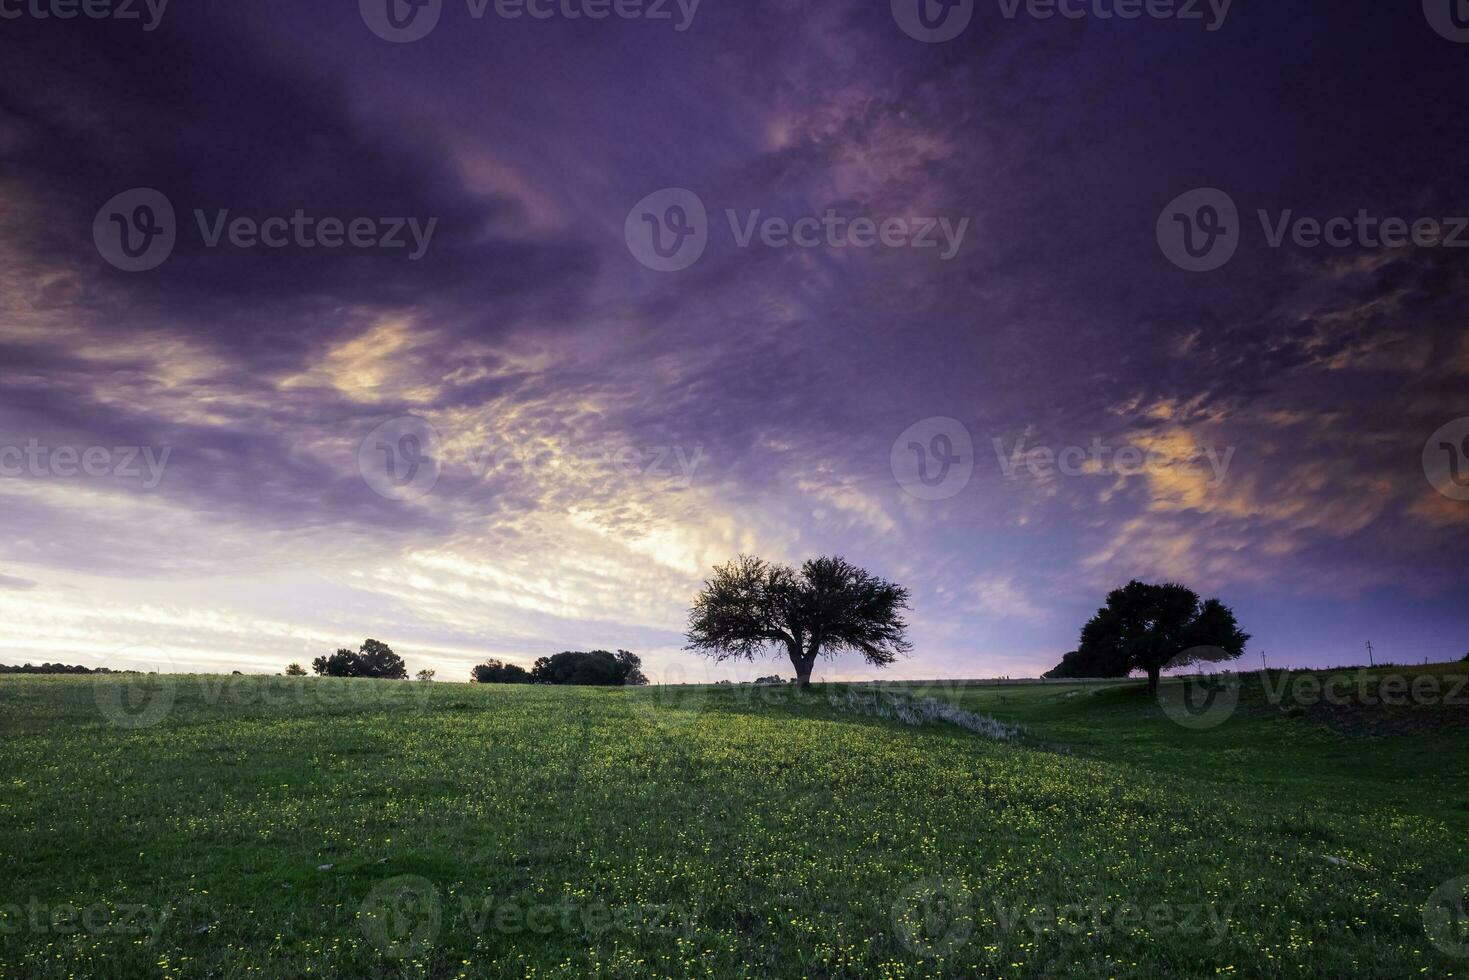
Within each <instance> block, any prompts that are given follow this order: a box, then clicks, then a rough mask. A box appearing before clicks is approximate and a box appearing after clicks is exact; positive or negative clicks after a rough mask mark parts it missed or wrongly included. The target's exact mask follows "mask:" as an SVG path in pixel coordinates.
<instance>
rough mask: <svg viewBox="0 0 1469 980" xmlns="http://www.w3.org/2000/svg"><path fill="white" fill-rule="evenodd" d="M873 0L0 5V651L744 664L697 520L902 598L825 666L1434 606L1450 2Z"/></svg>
mask: <svg viewBox="0 0 1469 980" xmlns="http://www.w3.org/2000/svg"><path fill="white" fill-rule="evenodd" d="M390 4H391V6H390ZM923 4H924V5H923V6H920V4H919V0H891V2H889V0H823V2H820V3H816V2H808V0H738V2H735V0H702V2H699V3H694V2H692V0H684V2H683V3H682V4H680V3H679V2H676V0H670V2H668V3H662V2H655V0H645V2H642V3H637V2H634V0H617V2H616V3H615V4H614V3H611V2H607V0H601V2H599V0H556V2H555V3H552V2H550V0H527V2H520V0H498V2H497V0H490V2H488V4H485V3H480V2H479V0H422V2H421V3H418V4H416V5H414V4H409V3H407V2H405V0H361V2H360V3H358V4H354V3H351V2H348V0H333V2H331V3H316V4H302V3H298V2H285V0H258V2H254V3H251V4H224V3H192V4H185V3H182V2H177V3H174V4H167V3H163V4H160V3H158V2H157V0H154V2H153V3H152V4H145V3H142V2H139V3H134V4H120V3H114V4H104V3H100V2H98V3H95V4H91V5H89V6H88V7H87V8H85V10H79V9H78V8H73V7H71V6H69V5H68V3H67V0H0V530H3V534H0V621H3V622H4V624H5V628H4V630H3V638H0V662H3V663H21V662H26V661H30V662H36V663H39V662H42V661H47V660H50V661H61V662H67V663H80V664H84V665H88V666H99V665H106V666H111V667H114V668H128V667H135V668H144V669H173V670H190V671H229V670H241V671H244V672H247V673H253V672H276V671H279V670H281V669H283V667H284V666H285V664H287V663H289V662H291V661H300V662H303V663H305V662H309V660H310V659H311V658H313V657H315V656H318V655H321V654H325V653H329V652H331V651H332V650H334V649H336V648H338V647H343V646H347V647H354V648H355V647H356V646H357V645H358V644H359V643H360V642H361V641H362V640H363V638H365V637H369V636H370V637H374V638H377V639H380V640H383V641H385V642H388V643H389V644H390V645H391V646H392V647H393V648H394V649H395V650H396V651H397V652H398V653H399V654H401V655H402V656H403V657H404V658H405V660H406V661H407V663H408V666H409V668H410V670H418V669H420V668H424V667H429V668H434V669H436V670H437V671H438V674H439V678H440V679H441V680H462V679H466V678H467V674H468V670H469V667H470V666H471V665H473V664H474V663H477V662H480V661H482V660H483V659H484V658H486V657H498V658H502V659H507V660H511V661H513V662H517V663H521V664H523V665H529V664H530V663H531V662H532V661H533V660H534V659H535V658H536V657H539V656H544V655H547V654H550V653H554V652H556V651H559V650H566V649H595V648H602V649H618V648H625V649H629V650H632V651H634V652H636V653H638V654H639V655H641V656H642V657H643V660H644V663H645V665H646V667H647V673H648V674H649V675H650V676H651V677H653V679H654V680H657V681H667V682H676V681H701V680H713V679H716V678H724V677H730V678H749V677H753V676H757V675H759V674H763V673H769V672H771V670H772V669H775V670H780V669H782V668H785V672H786V673H787V674H789V673H790V670H789V666H790V665H789V664H788V663H787V662H785V661H784V660H777V659H772V660H771V661H769V662H757V663H755V664H742V665H730V664H720V665H714V664H711V663H709V662H707V661H705V660H703V659H702V658H700V657H698V656H696V655H695V654H693V653H690V652H686V651H684V650H682V647H683V644H684V642H685V641H684V640H683V636H682V632H683V628H684V625H685V621H686V616H687V610H688V606H689V602H690V600H691V598H692V597H693V595H694V594H695V593H696V591H697V589H698V587H699V585H700V583H701V581H702V580H703V579H704V578H705V577H707V576H708V575H709V574H710V572H711V570H712V568H713V567H714V566H715V565H717V564H719V563H722V562H724V561H727V560H728V559H730V558H732V557H733V556H735V555H736V554H739V553H752V554H758V555H761V556H763V557H766V558H770V559H774V560H780V561H786V562H791V563H799V562H800V561H802V560H804V559H805V558H808V557H811V556H814V555H820V554H841V555H844V556H845V557H847V558H848V559H850V560H851V561H853V562H855V563H857V564H859V565H861V566H863V567H865V568H867V569H869V570H870V571H872V572H873V573H874V574H877V575H880V576H882V577H884V578H888V579H891V580H894V581H897V582H899V583H901V584H903V585H905V586H907V587H908V588H909V589H910V590H911V591H912V602H911V610H910V613H909V621H910V636H911V639H912V641H913V646H914V649H913V653H912V655H911V656H910V657H908V658H906V659H903V660H900V661H899V662H898V663H897V664H895V665H894V666H892V667H891V668H889V669H887V670H885V671H882V672H880V673H879V672H877V671H875V670H874V669H872V668H869V667H866V666H865V665H863V664H862V663H861V662H860V661H859V660H857V659H856V658H853V657H846V658H841V659H838V660H835V661H830V662H826V663H823V664H822V665H821V666H819V667H818V670H817V674H818V676H825V677H828V678H860V677H873V676H883V677H892V678H903V677H912V678H922V677H926V678H934V677H944V678H959V677H997V676H1024V675H1034V674H1036V673H1038V672H1040V671H1043V670H1045V669H1047V668H1049V667H1051V666H1053V665H1054V664H1055V663H1056V662H1057V661H1058V660H1059V659H1060V656H1061V654H1062V653H1064V652H1065V651H1067V650H1070V649H1072V648H1073V647H1074V646H1075V644H1076V639H1077V634H1078V632H1079V630H1080V627H1081V625H1082V623H1083V622H1084V621H1085V620H1086V618H1087V617H1088V616H1089V615H1091V613H1093V612H1094V611H1095V610H1096V608H1097V607H1098V606H1099V605H1100V604H1101V603H1102V601H1103V600H1104V597H1105V595H1106V593H1107V591H1108V590H1110V589H1112V588H1115V587H1117V586H1119V585H1121V584H1124V583H1125V582H1127V581H1128V580H1129V579H1133V578H1138V579H1143V580H1149V581H1163V580H1169V581H1181V582H1184V583H1185V584H1187V585H1189V586H1190V587H1192V588H1194V589H1195V590H1197V591H1198V592H1200V593H1201V594H1202V595H1204V596H1217V597H1219V598H1220V599H1222V600H1223V601H1225V602H1226V603H1227V604H1229V605H1230V606H1231V607H1233V609H1234V610H1235V612H1236V614H1237V616H1238V618H1239V620H1240V623H1241V626H1242V627H1243V628H1244V629H1245V630H1246V631H1247V632H1248V633H1250V634H1251V636H1252V639H1251V641H1250V643H1249V646H1248V647H1247V649H1246V652H1245V655H1244V659H1243V660H1242V662H1241V666H1243V667H1247V668H1248V667H1255V666H1258V665H1259V664H1260V663H1261V662H1266V663H1269V664H1270V665H1271V666H1285V665H1291V666H1326V665H1338V664H1356V663H1361V662H1363V661H1364V660H1365V658H1366V652H1365V648H1364V644H1365V643H1366V642H1368V641H1371V642H1372V644H1373V648H1374V651H1375V656H1376V658H1377V660H1378V661H1379V662H1381V661H1383V660H1388V661H1393V662H1399V663H1417V662H1420V661H1422V660H1424V659H1429V660H1434V661H1438V660H1445V659H1450V658H1454V659H1457V658H1458V657H1461V656H1463V655H1464V654H1465V652H1466V651H1469V602H1465V592H1466V589H1465V586H1466V583H1469V572H1466V563H1465V554H1466V551H1469V499H1466V498H1469V459H1464V460H1461V459H1460V457H1461V456H1469V330H1466V325H1469V320H1466V308H1469V292H1466V289H1465V287H1466V279H1469V276H1466V270H1469V264H1466V261H1465V257H1466V254H1469V252H1466V251H1465V250H1464V249H1466V248H1469V228H1466V226H1469V221H1466V220H1465V219H1464V218H1458V219H1457V220H1456V216H1464V215H1469V195H1466V192H1465V188H1469V165H1466V164H1469V139H1466V135H1469V132H1466V130H1469V86H1466V85H1465V80H1466V78H1469V26H1466V27H1464V28H1460V27H1459V26H1458V21H1457V20H1455V18H1454V16H1453V14H1454V12H1455V11H1454V8H1453V7H1452V6H1451V5H1450V4H1449V3H1448V2H1443V3H1439V2H1438V0H1426V2H1425V3H1424V4H1422V5H1421V6H1420V5H1419V4H1415V3H1402V4H1384V3H1381V2H1356V0H1353V2H1335V0H1334V2H1327V0H1301V2H1298V3H1293V4H1289V5H1283V4H1278V3H1270V4H1266V3H1259V2H1252V0H1234V2H1233V3H1222V2H1220V0H1215V2H1214V3H1212V4H1210V3H1204V2H1200V3H1194V2H1192V0H1178V2H1177V3H1167V2H1163V0H1153V2H1151V3H1147V4H1141V3H1133V4H1129V2H1128V0H1086V2H1084V3H1083V2H1080V0H1063V2H1062V3H1061V4H1060V5H1059V6H1057V5H1054V4H1047V3H1045V2H1044V0H988V2H985V0H956V2H954V3H952V4H941V3H939V2H938V0H923ZM66 14H75V16H64V15H66ZM1128 14H1131V15H1132V16H1127V15H1128ZM1332 219H1342V220H1336V221H1333V220H1332ZM1460 463H1462V466H1463V469H1462V470H1459V469H1456V468H1455V466H1456V465H1458V464H1460ZM1455 477H1458V479H1455ZM1262 655H1263V660H1262Z"/></svg>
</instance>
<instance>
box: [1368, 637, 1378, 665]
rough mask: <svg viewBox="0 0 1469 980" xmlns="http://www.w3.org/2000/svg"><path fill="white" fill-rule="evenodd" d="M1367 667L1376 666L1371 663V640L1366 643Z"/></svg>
mask: <svg viewBox="0 0 1469 980" xmlns="http://www.w3.org/2000/svg"><path fill="white" fill-rule="evenodd" d="M1367 666H1368V667H1376V666H1377V665H1376V664H1375V663H1373V662H1372V641H1371V640H1368V641H1367Z"/></svg>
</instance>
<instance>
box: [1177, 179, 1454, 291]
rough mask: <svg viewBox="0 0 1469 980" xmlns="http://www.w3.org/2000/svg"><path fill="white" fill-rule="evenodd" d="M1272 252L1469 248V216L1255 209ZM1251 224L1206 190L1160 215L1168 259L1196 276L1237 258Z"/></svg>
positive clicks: (1228, 201) (1220, 195)
mask: <svg viewBox="0 0 1469 980" xmlns="http://www.w3.org/2000/svg"><path fill="white" fill-rule="evenodd" d="M1255 217H1256V218H1257V220H1258V221H1259V223H1260V231H1261V235H1262V238H1263V239H1264V242H1265V245H1266V247H1268V248H1273V249H1278V248H1282V247H1284V246H1285V245H1286V244H1287V243H1289V244H1291V245H1293V246H1295V247H1297V248H1303V249H1317V248H1334V249H1347V248H1363V249H1375V248H1405V247H1407V246H1409V245H1412V246H1415V247H1417V248H1469V217H1453V216H1450V217H1425V216H1419V217H1412V218H1407V217H1401V216H1393V215H1382V214H1374V213H1372V212H1371V211H1369V210H1368V209H1366V208H1358V209H1357V212H1356V214H1353V215H1345V214H1339V215H1327V216H1324V217H1323V216H1317V215H1302V214H1297V213H1296V211H1295V209H1293V208H1286V209H1284V210H1282V211H1277V212H1271V211H1268V210H1266V209H1264V208H1258V209H1256V211H1255ZM1245 227H1246V225H1245V223H1244V222H1242V221H1241V218H1240V213H1239V208H1238V207H1237V206H1236V205H1235V202H1234V199H1233V198H1232V197H1230V196H1229V195H1228V194H1226V193H1225V192H1224V191H1222V190H1219V189H1218V188H1214V187H1200V188H1197V189H1195V190H1191V191H1188V192H1186V193H1183V194H1180V195H1179V196H1178V197H1175V198H1174V199H1173V200H1172V201H1169V202H1168V204H1167V206H1166V207H1164V208H1163V211H1162V212H1161V213H1160V214H1159V215H1158V221H1157V226H1156V233H1157V238H1158V247H1159V248H1160V249H1162V251H1163V254H1164V255H1165V256H1166V257H1167V258H1168V261H1170V262H1172V263H1173V264H1174V265H1176V266H1178V267H1179V268H1180V269H1186V270H1188V271H1190V272H1210V271H1212V270H1214V269H1218V268H1220V267H1221V266H1223V265H1224V264H1225V263H1227V262H1228V261H1229V260H1230V259H1232V258H1233V257H1234V253H1235V251H1236V250H1238V248H1239V246H1240V243H1241V242H1242V241H1243V238H1244V232H1245Z"/></svg>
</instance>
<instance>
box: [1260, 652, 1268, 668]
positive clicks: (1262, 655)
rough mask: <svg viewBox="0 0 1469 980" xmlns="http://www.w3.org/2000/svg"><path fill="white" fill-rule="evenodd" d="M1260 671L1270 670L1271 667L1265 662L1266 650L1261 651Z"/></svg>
mask: <svg viewBox="0 0 1469 980" xmlns="http://www.w3.org/2000/svg"><path fill="white" fill-rule="evenodd" d="M1260 669H1261V670H1269V669H1270V665H1269V664H1267V663H1266V662H1265V651H1264V650H1261V651H1260Z"/></svg>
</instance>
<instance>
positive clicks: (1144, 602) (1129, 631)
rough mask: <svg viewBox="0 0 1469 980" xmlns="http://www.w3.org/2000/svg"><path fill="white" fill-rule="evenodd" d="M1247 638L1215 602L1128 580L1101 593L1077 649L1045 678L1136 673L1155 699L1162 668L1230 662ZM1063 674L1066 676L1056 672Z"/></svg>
mask: <svg viewBox="0 0 1469 980" xmlns="http://www.w3.org/2000/svg"><path fill="white" fill-rule="evenodd" d="M1249 639H1250V635H1249V634H1248V633H1245V632H1243V631H1242V630H1240V628H1239V625H1238V623H1236V622H1235V618H1234V612H1233V610H1231V609H1230V608H1229V607H1228V606H1226V605H1225V604H1224V603H1222V602H1220V601H1219V600H1218V599H1206V600H1204V601H1203V602H1200V601H1199V596H1198V594H1197V593H1196V592H1194V591H1193V590H1192V589H1189V588H1187V587H1185V586H1182V585H1178V584H1176V583H1165V584H1162V585H1150V584H1147V583H1144V582H1138V581H1136V580H1134V581H1132V582H1129V583H1127V584H1126V585H1124V586H1123V587H1122V588H1120V589H1114V590H1112V591H1111V592H1110V593H1108V594H1107V605H1106V606H1104V607H1103V608H1101V609H1098V610H1097V613H1096V615H1095V616H1093V617H1092V618H1091V619H1089V620H1087V623H1086V625H1085V626H1083V627H1082V628H1081V643H1080V645H1079V646H1078V647H1077V649H1076V650H1075V651H1073V652H1072V653H1069V654H1067V655H1066V656H1065V657H1064V658H1062V660H1061V663H1060V664H1058V665H1057V666H1056V668H1055V669H1054V670H1053V671H1052V672H1051V673H1050V674H1048V675H1047V676H1057V677H1126V676H1127V675H1128V674H1130V673H1131V672H1132V671H1134V670H1141V671H1143V672H1145V673H1146V674H1147V675H1148V690H1149V691H1150V692H1152V693H1154V694H1156V693H1157V691H1158V678H1159V676H1160V675H1161V674H1162V672H1163V670H1164V669H1165V668H1168V667H1188V666H1192V665H1194V664H1198V663H1217V662H1219V661H1223V660H1232V659H1234V658H1236V657H1238V656H1239V655H1240V654H1241V653H1243V652H1244V649H1245V644H1246V643H1247V642H1249ZM1063 669H1065V670H1067V671H1069V672H1068V673H1057V672H1058V671H1061V670H1063Z"/></svg>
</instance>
